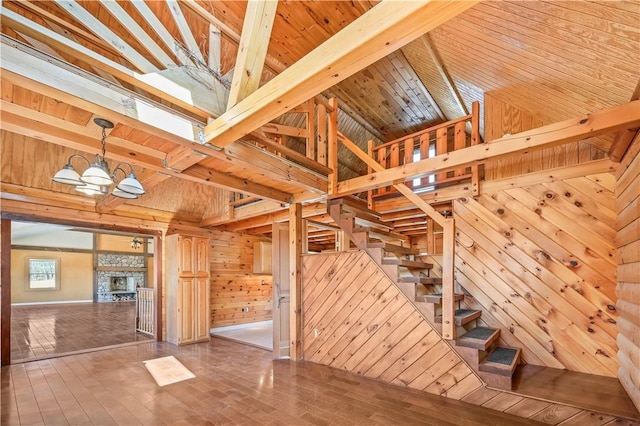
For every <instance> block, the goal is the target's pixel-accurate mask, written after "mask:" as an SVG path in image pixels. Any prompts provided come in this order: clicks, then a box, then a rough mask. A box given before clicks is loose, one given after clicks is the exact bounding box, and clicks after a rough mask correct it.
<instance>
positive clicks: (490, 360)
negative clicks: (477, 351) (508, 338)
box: [478, 346, 521, 376]
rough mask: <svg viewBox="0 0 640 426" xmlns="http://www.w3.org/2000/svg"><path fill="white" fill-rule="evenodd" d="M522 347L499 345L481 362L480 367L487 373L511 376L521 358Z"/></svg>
mask: <svg viewBox="0 0 640 426" xmlns="http://www.w3.org/2000/svg"><path fill="white" fill-rule="evenodd" d="M520 352H521V349H520V348H510V347H507V346H497V347H495V348H494V349H493V351H491V353H490V354H489V355H488V356H487V357H486V358H485V359H484V361H482V362H481V363H480V365H479V366H478V369H479V370H480V371H484V372H487V373H495V374H500V375H503V376H511V375H512V374H513V371H514V370H515V368H516V366H517V365H518V361H519V358H520Z"/></svg>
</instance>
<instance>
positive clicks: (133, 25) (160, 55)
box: [100, 0, 176, 68]
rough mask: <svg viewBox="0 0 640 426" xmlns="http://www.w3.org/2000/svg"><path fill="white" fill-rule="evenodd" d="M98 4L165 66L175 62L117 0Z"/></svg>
mask: <svg viewBox="0 0 640 426" xmlns="http://www.w3.org/2000/svg"><path fill="white" fill-rule="evenodd" d="M134 3H136V2H134ZM100 4H101V5H102V7H104V8H105V9H106V10H107V11H108V12H109V13H110V14H111V16H113V17H114V18H115V19H116V20H117V21H118V22H120V24H121V25H122V26H123V27H124V28H126V29H127V31H128V32H129V34H131V35H132V36H133V37H134V38H135V39H136V40H138V42H140V44H141V45H142V46H143V47H144V48H145V49H146V50H147V51H148V52H149V53H150V54H151V55H153V57H154V58H156V60H158V61H159V62H160V63H161V64H162V65H164V66H165V68H167V67H170V66H172V65H175V64H176V63H175V62H174V60H173V59H171V57H170V56H169V55H167V54H166V53H165V51H164V50H162V48H161V47H160V46H158V44H157V43H156V42H155V40H153V39H152V38H151V37H150V36H149V34H147V33H146V32H145V31H144V30H143V29H142V27H141V26H140V25H138V23H137V22H136V21H135V20H134V19H133V18H132V17H131V16H129V14H128V13H127V12H126V11H125V10H124V9H123V8H122V6H120V5H119V4H118V3H117V2H115V1H113V0H100Z"/></svg>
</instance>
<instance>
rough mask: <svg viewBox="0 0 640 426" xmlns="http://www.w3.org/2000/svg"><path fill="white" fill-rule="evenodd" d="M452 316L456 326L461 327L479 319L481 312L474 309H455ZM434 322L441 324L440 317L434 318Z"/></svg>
mask: <svg viewBox="0 0 640 426" xmlns="http://www.w3.org/2000/svg"><path fill="white" fill-rule="evenodd" d="M453 315H454V320H455V323H456V325H458V326H461V325H464V324H466V323H468V322H471V321H473V320H474V319H476V318H480V316H481V315H482V311H477V310H475V309H456V310H455V312H454V314H453ZM435 322H437V323H442V315H438V316H436V317H435Z"/></svg>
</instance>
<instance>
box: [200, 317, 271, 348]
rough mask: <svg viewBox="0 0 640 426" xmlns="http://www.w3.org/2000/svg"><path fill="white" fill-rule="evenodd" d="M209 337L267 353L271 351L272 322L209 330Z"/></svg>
mask: <svg viewBox="0 0 640 426" xmlns="http://www.w3.org/2000/svg"><path fill="white" fill-rule="evenodd" d="M211 335H212V336H215V337H221V338H223V339H228V340H233V341H234V342H238V343H244V344H246V345H250V346H254V347H256V348H260V349H266V350H268V351H272V350H273V322H272V321H262V322H260V323H251V324H242V325H240V326H233V327H222V328H218V329H213V330H211Z"/></svg>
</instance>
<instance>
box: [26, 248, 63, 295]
mask: <svg viewBox="0 0 640 426" xmlns="http://www.w3.org/2000/svg"><path fill="white" fill-rule="evenodd" d="M32 261H41V262H42V261H47V262H53V264H54V265H55V270H54V271H53V275H54V277H53V280H54V284H55V285H54V286H53V287H42V288H39V287H32V280H31V275H32V272H31V262H32ZM34 274H35V272H34ZM25 287H26V290H27V291H59V290H60V258H59V257H42V256H37V257H27V259H26V280H25Z"/></svg>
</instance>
